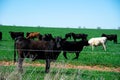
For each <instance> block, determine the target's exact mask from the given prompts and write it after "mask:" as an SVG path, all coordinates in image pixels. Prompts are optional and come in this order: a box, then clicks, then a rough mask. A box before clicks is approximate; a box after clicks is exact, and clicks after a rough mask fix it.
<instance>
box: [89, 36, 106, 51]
mask: <svg viewBox="0 0 120 80" xmlns="http://www.w3.org/2000/svg"><path fill="white" fill-rule="evenodd" d="M106 41H107V38H106V37H96V38H91V39H90V40H89V41H88V43H89V45H90V46H92V50H94V46H95V47H96V46H99V45H102V46H103V48H104V50H105V51H106V46H105V43H106Z"/></svg>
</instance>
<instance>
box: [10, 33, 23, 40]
mask: <svg viewBox="0 0 120 80" xmlns="http://www.w3.org/2000/svg"><path fill="white" fill-rule="evenodd" d="M9 33H10V36H11V38H12V39H13V40H15V38H17V37H20V36H21V37H24V32H12V31H10V32H9Z"/></svg>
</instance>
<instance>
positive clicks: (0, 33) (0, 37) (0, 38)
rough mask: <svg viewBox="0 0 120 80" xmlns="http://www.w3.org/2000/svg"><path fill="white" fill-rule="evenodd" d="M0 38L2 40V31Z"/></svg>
mask: <svg viewBox="0 0 120 80" xmlns="http://www.w3.org/2000/svg"><path fill="white" fill-rule="evenodd" d="M0 40H2V32H0Z"/></svg>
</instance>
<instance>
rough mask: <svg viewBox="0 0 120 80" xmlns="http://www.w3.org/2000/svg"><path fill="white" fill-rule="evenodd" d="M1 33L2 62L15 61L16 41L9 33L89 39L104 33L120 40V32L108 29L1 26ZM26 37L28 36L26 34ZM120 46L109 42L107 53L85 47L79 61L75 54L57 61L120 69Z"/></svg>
mask: <svg viewBox="0 0 120 80" xmlns="http://www.w3.org/2000/svg"><path fill="white" fill-rule="evenodd" d="M0 31H2V33H3V40H2V41H0V60H1V61H2V60H5V61H13V49H14V48H13V47H14V41H13V40H12V39H11V37H10V35H9V31H23V32H24V33H26V32H34V31H36V32H40V33H41V34H46V33H51V34H52V35H53V36H54V37H55V36H62V37H64V35H65V34H66V33H68V32H75V33H86V34H88V39H90V38H92V37H98V36H101V34H102V33H107V34H112V33H113V34H117V35H118V42H119V40H120V37H119V36H120V34H119V33H120V30H112V29H111V30H108V29H103V30H100V29H98V30H97V29H75V28H43V27H34V28H33V27H24V26H22V27H20V26H17V27H16V26H0ZM25 35H26V34H25ZM119 47H120V44H114V43H113V42H111V41H108V42H107V51H106V52H105V51H104V50H103V48H102V47H101V46H99V47H96V48H95V50H94V51H91V47H90V46H88V47H85V48H84V49H83V51H82V52H81V53H80V56H79V59H78V60H72V58H74V57H75V54H74V53H70V54H69V53H68V54H67V56H68V60H65V58H64V57H63V54H62V53H61V54H60V56H59V58H58V60H57V61H61V60H63V61H68V62H70V63H71V64H75V65H79V64H81V65H103V66H110V67H120V48H119Z"/></svg>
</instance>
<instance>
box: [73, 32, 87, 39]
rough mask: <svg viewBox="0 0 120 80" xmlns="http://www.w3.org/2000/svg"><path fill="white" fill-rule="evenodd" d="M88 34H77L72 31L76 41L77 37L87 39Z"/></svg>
mask: <svg viewBox="0 0 120 80" xmlns="http://www.w3.org/2000/svg"><path fill="white" fill-rule="evenodd" d="M87 36H88V35H87V34H75V33H72V37H73V39H74V41H76V39H82V40H87Z"/></svg>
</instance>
